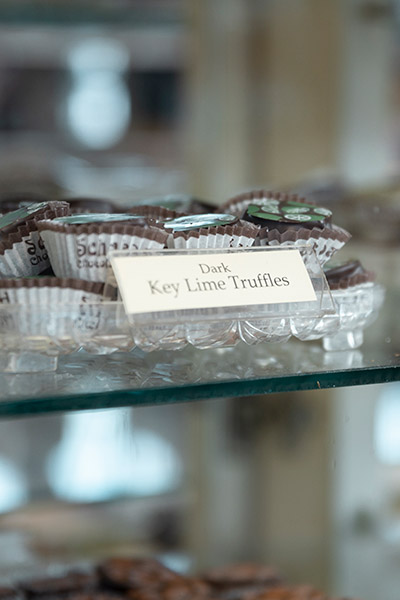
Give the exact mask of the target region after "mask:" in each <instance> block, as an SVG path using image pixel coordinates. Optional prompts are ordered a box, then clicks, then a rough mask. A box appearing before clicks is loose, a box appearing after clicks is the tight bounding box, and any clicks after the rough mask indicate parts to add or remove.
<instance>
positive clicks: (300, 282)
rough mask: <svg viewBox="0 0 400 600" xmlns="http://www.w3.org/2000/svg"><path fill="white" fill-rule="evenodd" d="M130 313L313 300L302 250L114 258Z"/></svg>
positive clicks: (313, 296)
mask: <svg viewBox="0 0 400 600" xmlns="http://www.w3.org/2000/svg"><path fill="white" fill-rule="evenodd" d="M110 261H111V265H112V268H113V270H114V273H115V277H116V279H117V282H118V286H119V290H120V293H121V296H122V300H123V302H124V305H125V310H126V312H127V314H139V313H151V312H160V311H171V310H187V309H199V308H217V307H224V306H226V307H228V306H229V307H233V306H246V305H247V306H248V305H252V306H253V305H257V304H279V303H288V302H312V301H315V300H316V295H315V291H314V288H313V286H312V283H311V279H310V276H309V274H308V272H307V269H306V267H305V265H304V262H303V259H302V257H301V255H300V252H299V250H297V249H288V250H276V251H274V250H269V251H268V252H263V251H260V252H254V251H246V250H241V251H238V252H215V253H214V252H210V253H194V254H176V253H174V254H169V253H168V251H167V252H164V253H162V254H157V255H153V256H152V255H140V254H135V255H129V256H121V255H114V256H113V255H111V257H110Z"/></svg>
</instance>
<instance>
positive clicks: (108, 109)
mask: <svg viewBox="0 0 400 600" xmlns="http://www.w3.org/2000/svg"><path fill="white" fill-rule="evenodd" d="M128 61H129V59H128V55H127V52H126V51H125V50H124V48H123V47H122V46H120V45H119V44H118V43H117V42H114V41H111V40H105V39H98V38H96V39H92V40H90V39H89V40H87V41H85V42H82V43H81V44H79V45H78V46H76V47H75V48H74V49H73V50H72V51H71V52H70V54H69V57H68V63H69V67H70V71H71V75H72V89H71V90H70V92H69V94H68V97H67V99H66V110H65V113H66V114H65V117H66V121H67V126H68V128H69V129H70V131H71V133H72V134H73V135H74V137H75V138H76V139H77V140H78V141H79V142H80V143H81V144H83V145H84V146H86V147H87V148H92V149H94V150H103V149H106V148H110V147H112V146H114V144H116V143H117V142H118V141H119V140H120V139H121V138H122V136H123V135H124V133H125V132H126V129H127V127H128V125H129V121H130V113H131V108H130V98H129V90H128V88H127V85H126V83H125V81H124V78H123V75H124V71H125V69H126V68H127V66H128ZM63 116H64V115H63Z"/></svg>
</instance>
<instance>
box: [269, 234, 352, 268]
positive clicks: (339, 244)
mask: <svg viewBox="0 0 400 600" xmlns="http://www.w3.org/2000/svg"><path fill="white" fill-rule="evenodd" d="M350 238H351V235H350V234H349V233H348V232H347V231H346V230H345V229H342V228H341V227H337V226H336V225H332V228H331V229H330V228H328V227H325V228H324V229H318V228H316V227H314V228H313V229H303V228H300V229H288V230H287V231H284V232H283V233H280V232H279V231H277V230H276V229H273V230H271V231H266V230H263V229H261V230H260V237H259V238H258V242H259V245H260V246H300V245H304V244H308V245H310V244H311V245H312V246H313V248H314V251H315V254H316V256H317V258H318V260H319V262H320V264H321V265H324V264H325V263H326V262H327V261H328V260H329V259H330V258H332V256H333V255H334V254H335V253H336V252H337V251H338V250H340V249H341V248H343V246H344V245H345V244H346V242H348V240H349V239H350Z"/></svg>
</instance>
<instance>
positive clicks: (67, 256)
mask: <svg viewBox="0 0 400 600" xmlns="http://www.w3.org/2000/svg"><path fill="white" fill-rule="evenodd" d="M40 230H41V237H42V239H43V241H44V243H45V246H46V248H47V250H48V253H49V257H50V264H51V266H52V268H53V271H54V273H55V274H56V275H57V277H76V278H78V279H85V280H87V281H102V282H105V281H106V278H107V269H108V267H109V260H108V253H109V252H110V251H114V250H126V251H136V250H160V249H162V248H164V246H165V242H166V239H167V236H168V234H167V233H166V232H165V231H163V230H161V229H159V228H150V227H149V228H145V227H143V226H126V225H117V224H110V223H109V224H107V225H106V226H104V227H103V226H102V225H101V224H100V225H90V226H84V227H81V226H72V227H69V228H68V232H67V231H62V230H60V229H59V228H57V227H56V226H54V228H53V226H52V224H51V222H50V225H48V224H46V223H45V222H42V223H41V224H40ZM70 230H72V231H71V232H69V231H70ZM74 230H75V231H74Z"/></svg>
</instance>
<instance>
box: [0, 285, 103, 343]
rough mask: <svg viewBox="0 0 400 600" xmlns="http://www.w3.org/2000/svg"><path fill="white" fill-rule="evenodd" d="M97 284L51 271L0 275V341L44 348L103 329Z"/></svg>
mask: <svg viewBox="0 0 400 600" xmlns="http://www.w3.org/2000/svg"><path fill="white" fill-rule="evenodd" d="M103 290H104V284H102V283H96V282H90V281H81V280H77V279H63V278H56V277H42V278H37V279H34V278H32V279H29V278H23V279H4V280H2V281H0V337H1V344H2V347H6V348H7V349H9V350H11V349H12V350H18V351H24V350H25V349H26V348H29V349H32V348H35V349H36V351H37V352H39V353H40V352H42V353H45V354H48V353H53V354H54V353H60V352H61V353H66V352H72V351H74V350H77V349H78V348H79V347H80V346H81V345H82V340H86V339H88V338H89V337H93V336H95V334H96V333H97V331H98V330H104V331H106V326H105V323H106V322H107V317H108V315H109V303H105V304H104V303H103V300H104V297H103Z"/></svg>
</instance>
